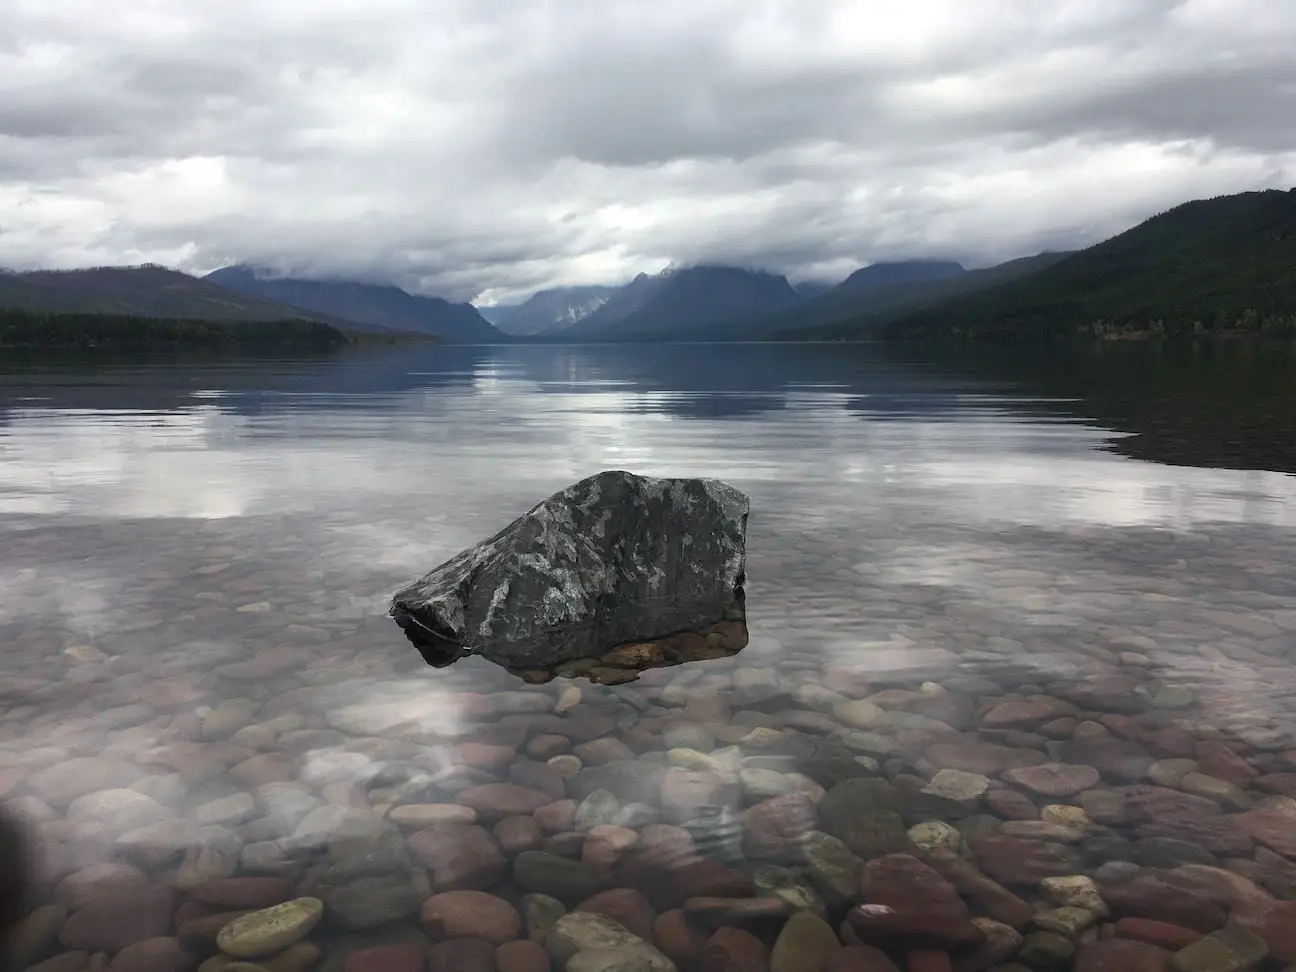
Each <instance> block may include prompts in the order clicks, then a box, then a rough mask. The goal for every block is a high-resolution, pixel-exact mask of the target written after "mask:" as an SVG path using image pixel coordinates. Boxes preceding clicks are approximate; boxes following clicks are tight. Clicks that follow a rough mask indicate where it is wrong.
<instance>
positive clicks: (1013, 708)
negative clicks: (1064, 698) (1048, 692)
mask: <svg viewBox="0 0 1296 972" xmlns="http://www.w3.org/2000/svg"><path fill="white" fill-rule="evenodd" d="M1069 711H1070V709H1069V708H1068V707H1067V706H1066V705H1064V704H1063V703H1060V702H1055V701H1048V702H1042V701H1012V702H1000V703H999V704H998V705H996V706H995V707H994V708H992V709H991V710H990V711H989V712H987V713H986V714H985V715H983V716H982V717H981V728H982V729H1025V728H1027V727H1030V726H1038V725H1042V724H1044V723H1046V722H1051V721H1052V720H1054V719H1056V718H1058V717H1060V716H1063V715H1065V714H1066V713H1067V712H1069Z"/></svg>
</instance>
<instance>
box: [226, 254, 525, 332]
mask: <svg viewBox="0 0 1296 972" xmlns="http://www.w3.org/2000/svg"><path fill="white" fill-rule="evenodd" d="M203 279H204V280H206V281H208V282H210V283H213V284H218V285H220V286H221V287H226V288H228V289H230V290H234V291H238V292H239V293H243V294H249V295H255V296H259V297H264V298H267V299H270V300H275V301H279V302H281V303H284V304H289V305H291V306H294V307H301V308H304V309H306V310H309V311H315V312H318V313H326V314H332V315H336V316H339V317H343V318H346V319H348V320H353V321H359V322H360V323H363V324H370V325H374V326H377V327H385V328H391V329H393V330H398V331H412V332H419V333H423V334H435V335H437V336H439V337H443V338H447V339H449V340H452V341H460V342H464V343H470V344H494V343H501V342H505V341H507V340H508V336H507V335H506V334H505V333H504V332H503V331H501V330H500V329H499V328H497V327H496V326H495V325H493V324H491V323H490V322H489V321H487V320H486V319H485V318H484V317H482V316H481V314H479V313H478V312H477V309H476V308H475V307H473V306H472V305H471V304H453V303H451V302H450V301H448V300H443V299H441V298H440V297H420V296H416V295H414V294H410V293H407V292H406V291H404V290H402V289H401V288H399V287H397V286H395V285H393V284H373V283H361V282H357V281H351V280H314V279H306V278H298V277H275V276H270V275H268V274H266V273H265V272H264V271H260V270H258V269H256V268H254V267H250V266H246V265H241V264H240V265H235V266H229V267H222V268H221V269H220V270H215V271H213V272H212V273H209V274H207V276H205V277H204V278H203Z"/></svg>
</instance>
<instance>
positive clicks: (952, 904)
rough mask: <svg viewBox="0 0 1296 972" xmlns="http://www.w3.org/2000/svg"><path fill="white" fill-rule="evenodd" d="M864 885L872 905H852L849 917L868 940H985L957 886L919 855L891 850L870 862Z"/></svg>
mask: <svg viewBox="0 0 1296 972" xmlns="http://www.w3.org/2000/svg"><path fill="white" fill-rule="evenodd" d="M862 886H863V891H864V900H865V901H866V902H867V905H868V907H864V908H855V909H853V910H852V911H851V912H850V913H849V914H848V915H847V920H848V921H849V923H850V926H851V928H852V929H853V930H854V932H855V934H856V935H858V936H859V939H860V941H861V942H864V943H865V944H870V945H879V946H882V947H884V948H892V947H894V948H900V949H911V948H913V949H924V948H935V949H947V948H961V947H964V946H969V945H979V944H980V943H981V942H983V941H984V940H985V933H984V932H983V931H982V930H981V929H980V928H978V927H977V926H976V925H975V924H973V923H972V916H971V914H970V912H969V911H968V907H967V905H966V904H965V903H964V902H963V899H962V898H961V897H960V896H959V893H958V891H957V890H956V889H955V888H954V886H953V885H952V884H950V882H948V881H947V880H945V878H944V877H942V876H941V875H940V874H939V873H937V872H936V871H935V870H933V869H932V868H931V867H929V866H927V865H926V864H924V863H923V862H922V861H920V860H918V858H916V857H913V856H911V855H909V854H890V855H887V856H885V857H879V858H876V859H875V860H871V861H868V862H867V863H866V864H865V865H864V878H863V881H862ZM876 906H884V907H885V908H887V909H889V911H887V912H879V911H878V910H876Z"/></svg>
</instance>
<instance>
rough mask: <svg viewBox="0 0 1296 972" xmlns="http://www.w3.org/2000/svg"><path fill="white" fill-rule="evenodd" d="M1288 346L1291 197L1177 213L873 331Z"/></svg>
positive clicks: (1272, 195)
mask: <svg viewBox="0 0 1296 972" xmlns="http://www.w3.org/2000/svg"><path fill="white" fill-rule="evenodd" d="M1232 332H1246V333H1252V334H1257V335H1273V336H1279V335H1296V189H1292V190H1288V191H1285V192H1284V191H1281V190H1267V191H1264V192H1248V193H1242V194H1239V195H1233V196H1219V197H1217V198H1214V199H1203V200H1198V201H1195V202H1190V203H1185V204H1184V205H1182V206H1177V207H1175V208H1174V209H1171V210H1169V211H1167V212H1164V213H1161V214H1160V215H1158V216H1154V217H1152V218H1151V219H1149V220H1147V221H1146V222H1143V223H1140V224H1139V225H1138V226H1135V227H1134V228H1133V229H1130V230H1127V231H1126V232H1124V233H1121V234H1120V235H1118V236H1114V237H1112V238H1111V239H1108V240H1105V241H1104V242H1102V243H1099V244H1097V245H1095V246H1091V247H1089V248H1088V249H1085V250H1081V251H1079V252H1077V253H1074V254H1072V255H1071V256H1069V257H1067V258H1066V259H1064V260H1061V261H1060V262H1058V263H1056V264H1054V265H1053V266H1049V267H1046V268H1044V269H1042V270H1039V271H1038V272H1036V273H1033V274H1030V275H1029V276H1026V277H1024V278H1022V279H1019V280H1016V281H1013V282H1011V283H1007V284H1003V285H1001V286H997V287H994V288H991V289H989V290H985V291H982V292H980V293H976V294H968V295H964V296H960V297H956V298H951V299H948V300H942V301H940V302H938V303H936V304H934V305H932V306H929V307H926V308H923V309H920V310H915V311H911V312H909V313H906V314H903V315H901V316H899V317H897V318H895V319H893V320H891V321H889V322H887V323H886V324H885V325H883V326H882V327H881V328H880V329H879V331H878V334H879V335H880V336H881V337H883V338H887V339H899V340H914V339H919V340H925V339H941V338H950V337H976V338H991V337H1014V338H1031V337H1063V336H1071V335H1076V334H1082V335H1083V334H1087V335H1092V336H1100V337H1101V336H1107V337H1110V336H1119V335H1132V336H1144V335H1146V336H1180V335H1193V334H1198V335H1207V334H1219V333H1232Z"/></svg>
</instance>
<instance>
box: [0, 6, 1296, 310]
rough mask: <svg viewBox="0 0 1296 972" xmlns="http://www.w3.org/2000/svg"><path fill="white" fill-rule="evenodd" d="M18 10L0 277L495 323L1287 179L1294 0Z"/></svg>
mask: <svg viewBox="0 0 1296 972" xmlns="http://www.w3.org/2000/svg"><path fill="white" fill-rule="evenodd" d="M107 10H108V8H106V7H105V6H104V5H103V3H102V0H4V2H3V3H0V266H5V267H10V268H14V269H31V268H36V267H77V266H94V265H105V264H138V263H145V262H153V263H162V264H166V265H168V266H173V267H177V268H179V269H183V270H187V271H189V272H194V273H203V272H207V271H210V270H213V269H216V268H217V267H220V266H223V265H226V264H229V263H240V262H241V263H251V264H255V265H259V266H265V267H268V268H271V269H274V270H277V271H279V272H283V273H293V274H297V275H304V276H330V275H332V276H346V277H352V278H358V279H367V280H381V281H389V282H393V283H396V284H398V285H400V286H403V287H405V288H406V289H409V290H411V291H413V292H418V293H427V294H437V295H439V296H444V297H448V298H450V299H454V300H474V301H475V302H477V303H479V304H493V303H512V302H516V301H518V300H520V299H522V298H524V297H525V296H527V295H528V294H529V293H531V292H533V291H535V290H537V289H540V288H544V287H550V286H560V285H568V284H579V283H620V282H622V281H624V280H626V279H629V278H630V277H632V276H633V275H634V274H635V273H638V272H654V271H656V270H659V269H661V268H662V267H664V266H666V265H668V264H672V263H673V264H685V265H686V264H691V263H703V262H707V263H729V264H737V265H741V266H747V267H753V268H760V269H767V270H772V271H775V272H779V273H786V274H788V275H789V276H790V277H791V278H792V279H794V280H802V279H840V278H842V277H844V276H846V275H847V274H848V273H849V272H850V271H852V270H854V269H856V268H858V267H860V266H863V265H866V264H868V263H871V262H876V261H879V260H894V259H909V258H918V257H936V258H948V259H957V260H961V261H963V262H964V263H965V264H966V265H968V266H984V265H988V264H991V263H995V262H999V261H1001V260H1004V259H1010V258H1012V257H1016V256H1022V255H1026V254H1030V253H1036V252H1039V251H1041V250H1045V249H1061V248H1071V247H1076V246H1084V245H1088V244H1091V243H1094V242H1097V241H1098V240H1100V239H1103V238H1105V237H1107V236H1110V235H1112V234H1113V233H1116V232H1119V231H1121V230H1123V229H1125V228H1127V227H1129V226H1131V225H1133V224H1135V223H1137V222H1139V221H1140V220H1142V219H1145V218H1147V217H1149V216H1151V215H1154V214H1156V213H1158V212H1161V211H1163V210H1165V209H1167V208H1169V207H1171V206H1174V205H1176V204H1178V203H1180V202H1184V201H1186V200H1189V199H1193V198H1202V197H1207V196H1213V195H1220V194H1224V193H1232V192H1241V191H1247V190H1252V189H1261V188H1289V187H1291V186H1292V185H1293V184H1296V114H1294V113H1293V110H1292V108H1291V105H1292V104H1296V58H1292V57H1291V55H1290V52H1291V51H1292V50H1296V3H1288V2H1286V0H976V2H975V3H969V2H967V0H906V2H904V3H894V2H875V0H787V2H781V0H598V2H594V0H310V2H309V3H307V2H305V0H275V2H273V3H268V2H265V0H115V2H114V3H113V4H111V13H107V12H106V11H107Z"/></svg>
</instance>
